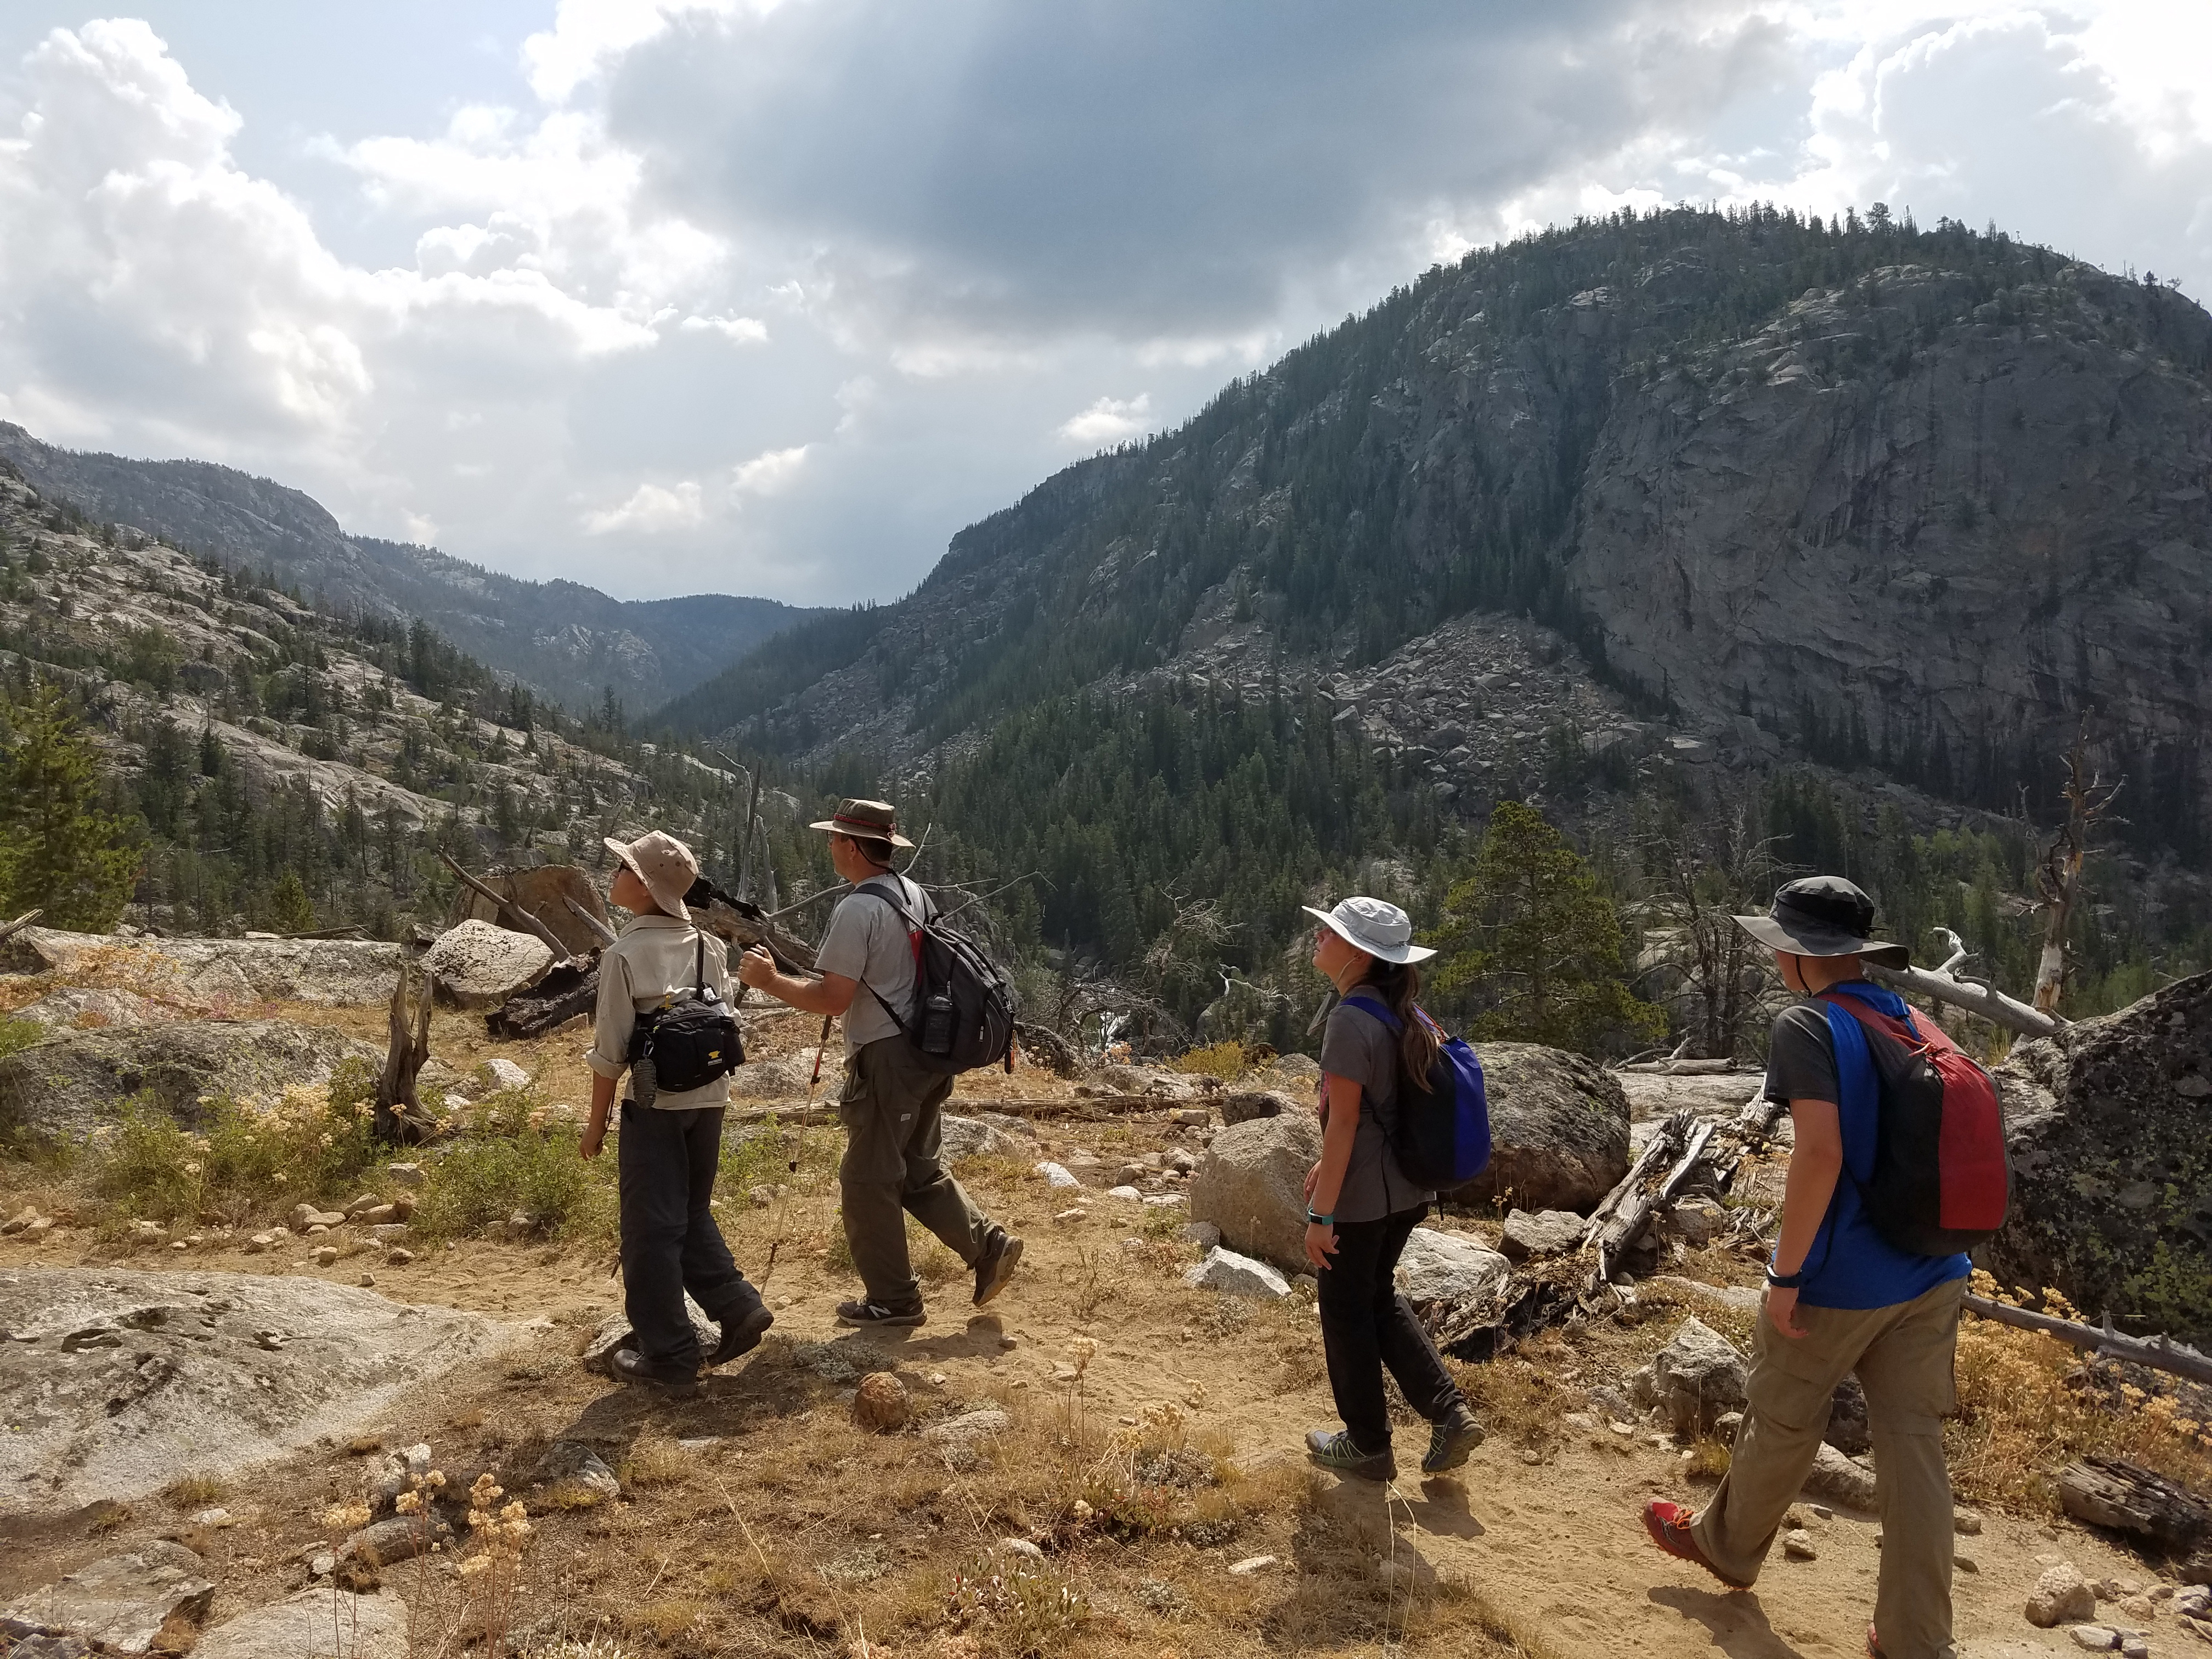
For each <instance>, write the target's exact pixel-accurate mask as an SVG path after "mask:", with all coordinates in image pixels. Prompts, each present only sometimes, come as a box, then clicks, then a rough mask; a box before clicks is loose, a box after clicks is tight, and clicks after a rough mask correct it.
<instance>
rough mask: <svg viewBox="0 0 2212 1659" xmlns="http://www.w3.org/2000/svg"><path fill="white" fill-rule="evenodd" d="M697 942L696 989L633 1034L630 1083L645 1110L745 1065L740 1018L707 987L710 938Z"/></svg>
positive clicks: (646, 1017) (641, 1022)
mask: <svg viewBox="0 0 2212 1659" xmlns="http://www.w3.org/2000/svg"><path fill="white" fill-rule="evenodd" d="M698 939H699V942H698V956H697V960H696V964H695V970H694V973H693V978H694V979H695V980H696V981H697V983H696V986H695V987H694V988H693V989H692V990H691V991H690V994H687V995H686V996H685V997H684V1000H682V1001H680V1002H676V1003H672V1004H671V1005H670V1006H667V1007H665V1008H656V1009H654V1010H653V1012H650V1013H644V1014H640V1015H639V1016H638V1017H637V1026H636V1029H635V1030H633V1031H632V1032H631V1033H630V1038H629V1059H630V1067H631V1071H632V1073H633V1079H632V1080H633V1083H634V1085H635V1094H636V1098H637V1103H638V1104H639V1105H641V1106H649V1105H651V1104H652V1103H653V1102H652V1097H653V1096H654V1095H661V1094H670V1095H681V1094H688V1093H690V1091H692V1090H694V1089H703V1088H705V1087H706V1086H707V1085H708V1084H710V1083H712V1082H713V1081H714V1079H716V1078H718V1077H727V1076H728V1075H729V1074H730V1073H732V1072H734V1071H736V1070H737V1069H738V1066H742V1065H744V1063H745V1045H744V1041H743V1040H742V1039H741V1038H740V1037H739V1036H738V1021H737V1017H736V1016H735V1015H734V1014H732V1012H730V1007H729V1005H728V1004H727V1003H726V1002H724V1001H723V1000H722V999H721V995H720V993H719V992H716V991H714V990H711V989H709V988H708V984H707V935H706V934H705V933H701V934H699V936H698Z"/></svg>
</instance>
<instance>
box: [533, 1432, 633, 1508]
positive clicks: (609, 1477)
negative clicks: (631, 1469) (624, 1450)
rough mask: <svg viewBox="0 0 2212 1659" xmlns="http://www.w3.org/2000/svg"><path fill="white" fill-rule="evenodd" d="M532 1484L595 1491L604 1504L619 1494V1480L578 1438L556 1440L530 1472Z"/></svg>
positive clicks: (603, 1461) (602, 1460)
mask: <svg viewBox="0 0 2212 1659" xmlns="http://www.w3.org/2000/svg"><path fill="white" fill-rule="evenodd" d="M530 1484H531V1485H532V1486H568V1487H574V1488H577V1489H580V1490H581V1491H584V1492H592V1493H594V1494H596V1495H597V1496H598V1497H599V1499H600V1501H601V1502H603V1503H609V1504H611V1503H613V1502H614V1501H615V1500H616V1499H617V1498H620V1497H621V1496H622V1482H621V1480H618V1479H617V1477H616V1475H615V1472H614V1471H613V1470H612V1469H611V1468H608V1467H607V1465H606V1462H605V1460H604V1459H603V1458H601V1457H600V1456H599V1454H598V1453H597V1452H595V1451H593V1450H592V1449H591V1448H590V1447H589V1446H586V1445H585V1444H584V1443H582V1442H581V1441H580V1440H556V1441H555V1442H554V1443H552V1444H551V1445H550V1446H549V1447H547V1448H546V1450H545V1455H544V1456H543V1457H541V1458H539V1459H538V1463H537V1467H535V1468H532V1470H531V1471H530Z"/></svg>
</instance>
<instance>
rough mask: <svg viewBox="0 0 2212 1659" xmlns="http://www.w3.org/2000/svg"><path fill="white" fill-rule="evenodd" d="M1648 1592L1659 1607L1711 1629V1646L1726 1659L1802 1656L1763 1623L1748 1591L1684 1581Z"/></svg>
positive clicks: (1791, 1658)
mask: <svg viewBox="0 0 2212 1659" xmlns="http://www.w3.org/2000/svg"><path fill="white" fill-rule="evenodd" d="M1648 1594H1649V1595H1650V1599H1651V1600H1652V1601H1656V1602H1657V1603H1658V1604H1659V1605H1660V1606H1661V1607H1672V1608H1673V1609H1674V1611H1675V1612H1676V1613H1680V1614H1681V1615H1682V1616H1683V1617H1684V1618H1686V1619H1694V1620H1697V1621H1698V1623H1699V1624H1701V1625H1703V1626H1705V1628H1706V1629H1707V1630H1709V1631H1711V1632H1712V1638H1713V1645H1714V1646H1715V1647H1717V1648H1718V1649H1719V1650H1721V1651H1722V1652H1723V1653H1725V1654H1727V1655H1728V1656H1729V1659H1804V1656H1803V1655H1802V1653H1800V1652H1799V1651H1798V1650H1796V1648H1794V1647H1792V1646H1790V1644H1789V1643H1787V1642H1785V1641H1784V1640H1783V1639H1782V1638H1780V1637H1779V1636H1778V1635H1776V1634H1775V1633H1774V1627H1773V1626H1771V1625H1770V1624H1768V1623H1767V1622H1766V1609H1765V1607H1761V1606H1760V1605H1759V1597H1758V1596H1757V1595H1753V1593H1752V1592H1751V1591H1749V1590H1730V1591H1729V1592H1728V1593H1727V1594H1726V1595H1722V1594H1720V1593H1719V1592H1717V1591H1715V1590H1705V1589H1691V1588H1689V1587H1688V1586H1687V1585H1685V1584H1658V1585H1655V1586H1653V1588H1652V1589H1650V1591H1649V1592H1648Z"/></svg>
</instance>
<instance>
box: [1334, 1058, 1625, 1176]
mask: <svg viewBox="0 0 2212 1659" xmlns="http://www.w3.org/2000/svg"><path fill="white" fill-rule="evenodd" d="M1481 1055H1482V1072H1483V1080H1484V1083H1485V1085H1486V1093H1487V1095H1488V1098H1489V1102H1490V1139H1491V1153H1490V1164H1489V1167H1488V1168H1486V1169H1485V1170H1483V1172H1482V1173H1481V1174H1480V1176H1477V1177H1475V1179H1474V1180H1473V1181H1471V1182H1468V1184H1467V1185H1466V1186H1464V1187H1462V1188H1459V1189H1458V1190H1456V1191H1455V1192H1453V1193H1451V1194H1449V1197H1451V1198H1452V1199H1454V1200H1456V1201H1458V1202H1460V1203H1463V1204H1486V1203H1490V1202H1492V1201H1493V1200H1498V1199H1502V1198H1504V1197H1506V1196H1507V1195H1509V1194H1510V1196H1511V1199H1512V1201H1513V1202H1514V1203H1516V1204H1521V1205H1526V1206H1528V1207H1529V1208H1531V1209H1536V1210H1588V1209H1590V1208H1592V1207H1593V1206H1595V1205H1596V1203H1597V1202H1598V1200H1600V1199H1601V1198H1603V1197H1604V1196H1605V1195H1606V1194H1607V1193H1609V1192H1611V1191H1612V1190H1613V1188H1614V1187H1615V1186H1616V1185H1618V1184H1619V1182H1620V1178H1621V1177H1622V1176H1625V1175H1626V1174H1627V1173H1628V1097H1627V1096H1626V1095H1625V1094H1623V1093H1622V1092H1621V1088H1620V1079H1618V1078H1616V1077H1615V1076H1614V1075H1613V1073H1611V1072H1609V1071H1607V1069H1606V1068H1605V1067H1604V1066H1601V1065H1599V1064H1598V1063H1597V1061H1595V1060H1591V1059H1589V1058H1588V1057H1586V1056H1584V1055H1582V1054H1569V1053H1567V1052H1566V1051H1565V1050H1564V1049H1560V1048H1542V1047H1541V1046H1539V1045H1537V1044H1535V1043H1532V1042H1486V1043H1484V1044H1483V1045H1482V1048H1481ZM1300 1174H1301V1176H1303V1175H1304V1171H1301V1172H1300Z"/></svg>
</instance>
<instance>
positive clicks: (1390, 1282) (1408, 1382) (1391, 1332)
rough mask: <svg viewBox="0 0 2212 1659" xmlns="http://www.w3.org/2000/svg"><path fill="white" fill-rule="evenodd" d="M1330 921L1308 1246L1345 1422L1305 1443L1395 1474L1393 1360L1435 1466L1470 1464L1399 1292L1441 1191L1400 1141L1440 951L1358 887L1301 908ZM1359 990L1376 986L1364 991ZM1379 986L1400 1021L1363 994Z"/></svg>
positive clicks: (1436, 1367) (1432, 1362) (1427, 1460)
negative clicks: (1428, 970)
mask: <svg viewBox="0 0 2212 1659" xmlns="http://www.w3.org/2000/svg"><path fill="white" fill-rule="evenodd" d="M1301 908H1304V910H1305V912H1306V914H1307V915H1310V916H1313V917H1315V918H1316V919H1317V920H1318V921H1320V923H1321V926H1320V927H1318V928H1316V929H1315V932H1314V954H1313V964H1314V966H1315V967H1316V968H1317V969H1320V970H1321V972H1322V975H1324V976H1325V977H1326V978H1328V981H1330V982H1331V983H1332V984H1334V986H1335V987H1336V988H1337V991H1338V993H1339V994H1340V995H1342V996H1344V997H1346V998H1348V999H1350V1000H1345V1001H1340V1002H1339V1003H1338V1004H1337V1006H1336V1008H1335V1010H1334V1012H1332V1013H1331V1014H1330V1015H1329V1017H1328V1029H1327V1030H1326V1031H1325V1032H1324V1033H1323V1035H1322V1047H1321V1066H1322V1079H1321V1100H1320V1105H1321V1117H1322V1155H1321V1161H1320V1162H1319V1163H1317V1164H1315V1165H1314V1167H1313V1170H1312V1171H1311V1172H1310V1174H1308V1176H1306V1255H1307V1257H1308V1259H1309V1260H1310V1261H1312V1263H1313V1264H1314V1270H1315V1272H1316V1273H1317V1274H1318V1275H1319V1278H1320V1285H1321V1290H1320V1297H1319V1299H1320V1304H1321V1329H1322V1351H1323V1352H1324V1353H1325V1354H1326V1355H1327V1356H1328V1383H1329V1389H1330V1391H1331V1392H1332V1393H1334V1395H1335V1396H1336V1409H1337V1414H1338V1415H1339V1416H1340V1417H1341V1418H1343V1419H1344V1423H1345V1426H1344V1428H1343V1430H1342V1431H1340V1432H1338V1433H1334V1434H1332V1433H1330V1432H1328V1431H1326V1430H1322V1429H1316V1430H1315V1431H1313V1432H1312V1433H1310V1434H1309V1435H1308V1436H1307V1437H1306V1450H1307V1453H1308V1455H1310V1456H1311V1457H1312V1459H1313V1460H1314V1462H1316V1463H1319V1464H1320V1465H1321V1466H1322V1468H1328V1469H1334V1470H1336V1471H1337V1472H1338V1473H1340V1474H1351V1475H1358V1476H1360V1477H1363V1478H1364V1479H1367V1480H1389V1479H1390V1478H1391V1476H1393V1475H1394V1474H1396V1473H1397V1464H1396V1462H1395V1460H1394V1459H1393V1458H1392V1457H1391V1455H1390V1415H1389V1404H1388V1402H1387V1401H1386V1400H1385V1398H1384V1395H1383V1368H1384V1367H1385V1366H1388V1367H1389V1371H1390V1374H1391V1376H1395V1377H1396V1378H1397V1379H1398V1388H1399V1391H1400V1392H1401V1393H1402V1394H1403V1395H1405V1396H1406V1403H1407V1404H1408V1405H1410V1406H1411V1407H1413V1409H1414V1410H1415V1411H1417V1412H1419V1413H1421V1415H1422V1416H1424V1417H1425V1418H1427V1419H1429V1421H1430V1423H1431V1425H1433V1427H1432V1429H1431V1435H1430V1440H1429V1449H1428V1452H1427V1455H1425V1456H1424V1457H1423V1458H1422V1459H1421V1469H1422V1472H1423V1473H1424V1474H1439V1473H1441V1472H1442V1471H1443V1470H1445V1469H1449V1468H1456V1467H1457V1466H1458V1465H1460V1464H1462V1463H1464V1462H1466V1461H1467V1459H1468V1455H1469V1454H1470V1453H1471V1452H1473V1451H1474V1448H1475V1447H1476V1446H1478V1445H1480V1443H1481V1442H1482V1438H1483V1431H1482V1425H1480V1424H1479V1423H1477V1422H1476V1421H1475V1420H1474V1413H1473V1412H1471V1411H1469V1410H1468V1405H1467V1401H1466V1400H1465V1399H1464V1398H1463V1397H1462V1395H1461V1394H1460V1391H1459V1388H1458V1385H1457V1384H1455V1383H1453V1381H1452V1380H1451V1375H1450V1373H1449V1372H1448V1371H1447V1370H1444V1366H1443V1360H1441V1359H1440V1358H1437V1351H1436V1347H1435V1346H1434V1345H1433V1344H1432V1343H1431V1342H1430V1340H1429V1337H1428V1333H1427V1332H1426V1331H1425V1330H1424V1329H1423V1328H1422V1326H1421V1322H1420V1321H1419V1318H1417V1317H1416V1316H1415V1315H1414V1313H1413V1307H1412V1305H1411V1304H1409V1303H1407V1300H1406V1298H1405V1297H1403V1296H1402V1295H1401V1294H1400V1293H1399V1291H1398V1287H1397V1281H1396V1277H1395V1275H1396V1273H1397V1270H1398V1256H1399V1254H1400V1253H1401V1251H1402V1250H1404V1249H1405V1248H1406V1240H1407V1236H1408V1235H1410V1234H1411V1233H1412V1232H1413V1228H1414V1226H1415V1225H1416V1224H1417V1223H1419V1221H1420V1219H1421V1218H1422V1217H1424V1216H1425V1215H1426V1214H1427V1213H1428V1212H1429V1206H1430V1205H1431V1203H1433V1202H1434V1201H1435V1200H1436V1194H1434V1193H1432V1192H1429V1191H1427V1190H1425V1189H1424V1188H1419V1187H1417V1186H1415V1185H1414V1184H1413V1182H1412V1180H1410V1179H1409V1178H1408V1177H1407V1175H1406V1173H1405V1171H1404V1170H1401V1168H1400V1167H1399V1165H1398V1159H1397V1158H1396V1156H1395V1153H1393V1152H1392V1151H1391V1149H1390V1139H1391V1133H1392V1132H1393V1131H1394V1130H1395V1128H1396V1127H1397V1113H1398V1109H1399V1106H1400V1103H1401V1098H1402V1097H1403V1096H1404V1094H1405V1093H1406V1091H1408V1090H1421V1091H1425V1090H1426V1089H1427V1087H1428V1076H1429V1070H1430V1067H1431V1066H1432V1065H1433V1064H1434V1062H1435V1060H1436V1057H1437V1047H1438V1044H1439V1042H1440V1041H1441V1036H1440V1034H1439V1033H1438V1032H1437V1028H1436V1026H1435V1024H1434V1023H1433V1022H1431V1020H1430V1018H1429V1017H1428V1016H1427V1015H1426V1014H1424V1013H1423V1012H1421V1011H1420V1009H1419V1006H1417V1005H1418V1000H1419V995H1420V989H1421V972H1420V969H1419V966H1418V965H1417V964H1419V963H1423V962H1425V961H1427V960H1428V958H1429V957H1432V956H1434V955H1436V952H1435V951H1432V950H1431V949H1430V948H1429V947H1428V946H1426V945H1416V944H1414V943H1413V922H1412V921H1411V919H1409V918H1408V917H1407V915H1406V913H1405V912H1404V911H1403V910H1401V909H1400V908H1398V907H1397V906H1396V905H1395V904H1390V903H1386V902H1384V901H1383V900H1381V899H1376V898H1348V899H1346V900H1345V901H1344V902H1341V903H1340V904H1338V905H1337V906H1336V907H1335V908H1333V909H1328V910H1316V909H1315V908H1313V907H1312V906H1311V905H1305V906H1303V907H1301ZM1355 990H1357V991H1360V992H1362V993H1364V994H1362V995H1360V996H1358V997H1357V998H1353V997H1352V996H1351V994H1352V992H1354V991H1355ZM1370 997H1371V998H1373V999H1374V1000H1376V1001H1378V1002H1380V1003H1381V1004H1382V1005H1383V1006H1384V1007H1386V1008H1388V1009H1389V1011H1390V1014H1391V1016H1392V1018H1394V1019H1395V1022H1396V1024H1397V1027H1398V1029H1397V1030H1395V1031H1394V1030H1392V1029H1391V1027H1390V1024H1389V1023H1386V1022H1385V1021H1384V1020H1383V1019H1381V1018H1377V1017H1376V1014H1375V1013H1374V1012H1370V1008H1369V1007H1367V1006H1363V1005H1364V1004H1365V1003H1367V1001H1368V999H1369V998H1370Z"/></svg>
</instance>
